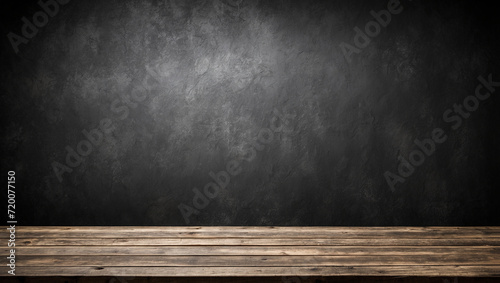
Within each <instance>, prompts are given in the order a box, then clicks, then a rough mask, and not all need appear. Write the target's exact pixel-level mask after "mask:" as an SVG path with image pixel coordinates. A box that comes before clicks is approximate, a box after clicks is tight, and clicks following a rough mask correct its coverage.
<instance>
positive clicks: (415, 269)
mask: <svg viewBox="0 0 500 283" xmlns="http://www.w3.org/2000/svg"><path fill="white" fill-rule="evenodd" d="M6 274H7V267H6V266H1V267H0V276H7V275H6ZM55 274H59V275H60V276H135V277H140V276H164V277H198V276H224V277H228V276H239V277H247V276H450V277H451V276H461V277H500V270H499V268H498V266H460V265H458V266H429V265H427V266H383V265H381V266H356V265H354V266H338V267H337V266H324V267H315V266H310V267H292V268H291V267H134V266H127V267H65V268H61V267H50V266H41V267H34V266H30V267H19V268H18V269H17V270H16V275H17V276H54V275H55ZM9 276H11V275H9Z"/></svg>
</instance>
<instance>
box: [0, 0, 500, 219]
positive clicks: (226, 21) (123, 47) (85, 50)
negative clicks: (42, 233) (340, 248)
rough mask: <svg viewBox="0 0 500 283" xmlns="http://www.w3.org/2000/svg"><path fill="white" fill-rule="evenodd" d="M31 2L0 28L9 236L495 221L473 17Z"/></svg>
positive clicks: (280, 4)
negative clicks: (63, 230)
mask: <svg viewBox="0 0 500 283" xmlns="http://www.w3.org/2000/svg"><path fill="white" fill-rule="evenodd" d="M66 2H68V3H66ZM43 3H47V4H46V5H45V6H44V7H42V6H40V5H39V4H37V2H36V1H35V2H33V3H31V2H27V3H26V4H8V5H10V6H9V7H7V8H8V9H6V10H8V11H9V12H8V15H6V17H4V18H3V19H2V22H3V30H4V34H5V36H4V41H3V47H2V55H1V60H2V66H3V70H2V73H1V90H2V92H1V100H2V107H3V111H2V116H3V117H2V127H3V130H4V131H3V132H4V134H3V136H2V151H3V152H2V156H3V158H2V169H3V171H2V172H4V173H5V172H7V171H8V170H14V171H15V172H16V180H17V195H16V201H17V207H16V209H17V217H18V219H19V221H20V222H19V223H20V224H21V225H187V224H189V225H500V221H499V220H500V219H499V217H498V213H496V212H497V206H498V204H497V202H498V199H499V197H500V193H499V190H498V185H499V177H498V168H499V159H498V156H499V150H498V144H499V141H500V138H499V137H500V136H499V130H498V122H499V121H500V119H499V118H500V117H499V114H498V113H499V111H498V110H497V108H498V106H499V102H500V101H499V99H498V97H496V95H497V93H498V92H497V93H495V92H494V90H495V87H499V86H498V83H496V82H497V81H500V71H499V68H498V66H499V65H498V63H499V60H498V59H499V57H498V50H499V49H498V47H499V44H498V39H497V36H498V31H499V29H498V27H499V25H498V23H497V22H496V21H495V17H496V15H495V14H494V12H493V11H492V10H491V8H489V7H488V6H486V5H482V6H479V4H476V3H474V2H472V1H418V0H414V1H409V0H408V1H403V0H401V1H400V2H399V1H395V0H391V1H388V0H383V1H382V0H380V1H361V0H360V1H288V0H286V1H278V0H276V1H274V0H273V1H241V0H198V1H180V0H165V1H152V0H151V1H131V0H130V1H129V0H126V1H118V0H109V1H76V0H73V1H62V0H61V1H59V2H56V1H50V0H46V1H45V2H43ZM6 5H7V4H6ZM40 11H42V12H40ZM5 13H7V12H5ZM37 13H38V14H37ZM44 13H45V14H44ZM44 15H47V16H44ZM23 17H25V18H24V19H22V18H23ZM476 90H477V91H478V92H477V94H476ZM488 93H489V94H488ZM488 95H489V97H488ZM416 140H417V141H416Z"/></svg>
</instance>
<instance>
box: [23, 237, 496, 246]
mask: <svg viewBox="0 0 500 283" xmlns="http://www.w3.org/2000/svg"><path fill="white" fill-rule="evenodd" d="M16 241H17V245H18V246H54V245H56V246H60V245H63V246H103V245H109V246H129V245H136V246H165V245H175V246H179V245H182V246H207V245H217V246H220V245H227V246H249V245H250V246H255V245H258V246H277V245H281V246H354V245H358V246H500V237H496V238H488V239H484V238H467V239H398V238H386V239H319V238H310V239H281V238H265V239H263V238H217V239H211V238H205V239H203V238H201V239H190V238H188V239H183V238H160V239H155V238H148V239H140V238H115V239H111V238H104V239H95V238H90V237H88V238H63V237H61V238H53V239H37V238H27V239H26V238H24V239H23V238H18V239H17V240H16Z"/></svg>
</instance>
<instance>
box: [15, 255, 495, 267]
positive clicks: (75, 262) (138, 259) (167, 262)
mask: <svg viewBox="0 0 500 283" xmlns="http://www.w3.org/2000/svg"><path fill="white" fill-rule="evenodd" d="M17 261H18V263H17V264H16V266H59V267H64V266H102V267H105V266H143V267H148V266H169V267H180V266H185V267H189V266H211V267H212V266H213V267H217V266H273V267H280V266H351V265H358V266H365V265H369V266H379V265H388V266H389V265H436V266H437V265H447V266H451V265H497V266H500V256H498V255H496V256H493V255H488V256H487V255H475V254H465V255H413V256H143V255H141V256H119V255H117V256H18V257H17Z"/></svg>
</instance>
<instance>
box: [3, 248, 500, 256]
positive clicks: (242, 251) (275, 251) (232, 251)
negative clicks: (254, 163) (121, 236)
mask: <svg viewBox="0 0 500 283" xmlns="http://www.w3.org/2000/svg"><path fill="white" fill-rule="evenodd" d="M8 250H9V249H7V248H5V249H4V250H3V253H4V254H7V253H8ZM443 254H445V255H467V254H473V255H477V254H481V255H488V256H495V255H499V254H500V247H489V246H482V247H477V246H427V247H425V246H400V247H390V246H389V247H388V246H293V247H290V246H153V247H147V246H119V247H110V246H19V247H18V248H17V249H16V255H19V256H23V255H82V256H85V255H95V256H102V255H221V256H222V255H281V256H286V255H302V256H309V255H364V256H367V255H371V256H374V255H380V256H384V255H404V256H412V255H443Z"/></svg>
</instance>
